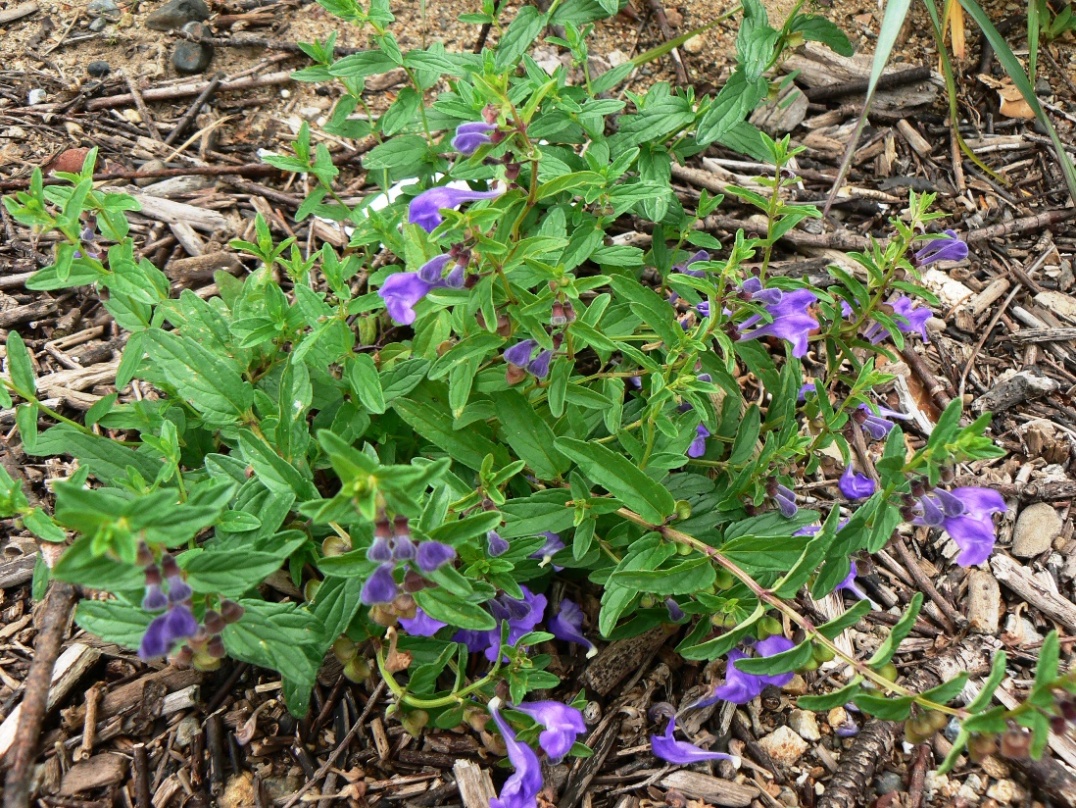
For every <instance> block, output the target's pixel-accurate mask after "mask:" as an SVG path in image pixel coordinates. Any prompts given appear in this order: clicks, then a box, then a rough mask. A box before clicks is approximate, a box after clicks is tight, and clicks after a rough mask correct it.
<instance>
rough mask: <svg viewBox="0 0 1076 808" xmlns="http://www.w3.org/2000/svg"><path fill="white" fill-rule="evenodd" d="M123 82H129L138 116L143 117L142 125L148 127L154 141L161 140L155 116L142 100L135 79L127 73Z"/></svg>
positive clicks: (128, 85)
mask: <svg viewBox="0 0 1076 808" xmlns="http://www.w3.org/2000/svg"><path fill="white" fill-rule="evenodd" d="M123 80H124V81H125V82H127V89H128V90H130V91H131V97H132V98H134V102H135V109H137V110H138V114H139V115H141V116H142V123H144V124H145V125H146V129H147V130H148V131H149V134H150V137H152V138H153V139H154V140H160V139H161V133H160V131H159V130H158V129H157V124H155V123H154V122H153V115H151V114H150V111H149V107H147V106H146V101H145V99H144V98H142V93H141V92H139V90H138V85H137V84H135V83H134V79H132V78H131V77H130V76H128V75H127V74H126V73H124V74H123Z"/></svg>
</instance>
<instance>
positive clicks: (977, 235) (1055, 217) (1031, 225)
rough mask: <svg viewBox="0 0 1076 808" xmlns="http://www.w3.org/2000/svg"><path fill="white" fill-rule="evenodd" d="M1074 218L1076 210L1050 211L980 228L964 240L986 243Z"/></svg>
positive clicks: (1059, 209)
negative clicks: (989, 240)
mask: <svg viewBox="0 0 1076 808" xmlns="http://www.w3.org/2000/svg"><path fill="white" fill-rule="evenodd" d="M1074 216H1076V208H1058V209H1057V210H1048V211H1046V212H1045V213H1037V214H1035V215H1034V216H1025V217H1024V218H1022V219H1013V220H1012V221H1011V222H1004V223H1003V224H992V225H990V226H989V227H980V228H979V229H977V230H971V231H969V232H968V235H967V236H965V238H964V240H965V241H966V242H968V243H969V244H974V243H975V242H977V241H986V240H987V239H991V238H999V237H1001V236H1010V235H1012V234H1014V233H1027V232H1028V231H1031V230H1040V229H1042V228H1044V227H1048V226H1049V225H1052V224H1058V223H1059V222H1067V221H1068V220H1069V219H1071V218H1073V217H1074Z"/></svg>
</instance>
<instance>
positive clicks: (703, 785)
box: [658, 769, 760, 808]
mask: <svg viewBox="0 0 1076 808" xmlns="http://www.w3.org/2000/svg"><path fill="white" fill-rule="evenodd" d="M658 785H660V786H661V787H662V788H675V789H676V790H677V791H680V792H682V793H683V794H685V795H686V796H688V797H693V798H694V799H698V800H704V801H705V802H708V803H710V804H712V805H723V806H728V808H747V806H749V805H750V804H751V801H752V800H754V799H757V798H758V796H759V793H760V792H759V790H758V789H757V788H755V787H754V786H748V785H743V784H742V783H733V782H731V781H730V780H722V779H721V778H720V777H713V776H712V775H709V774H702V773H701V772H692V771H688V770H686V769H680V770H679V771H675V772H671V773H670V774H667V775H665V776H664V777H662V778H661V779H660V780H659V781H658Z"/></svg>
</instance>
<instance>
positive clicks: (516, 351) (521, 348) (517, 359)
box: [504, 339, 538, 368]
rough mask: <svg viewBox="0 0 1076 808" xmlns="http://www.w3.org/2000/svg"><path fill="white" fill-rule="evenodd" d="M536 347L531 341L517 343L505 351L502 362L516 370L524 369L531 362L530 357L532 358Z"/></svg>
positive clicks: (536, 344) (535, 343)
mask: <svg viewBox="0 0 1076 808" xmlns="http://www.w3.org/2000/svg"><path fill="white" fill-rule="evenodd" d="M537 347H538V343H537V342H535V341H534V340H532V339H525V340H522V341H521V342H517V343H516V344H515V345H513V346H512V347H511V348H507V349H506V350H505V352H504V361H505V362H507V363H508V364H509V365H515V366H516V367H517V368H524V367H526V366H527V363H528V362H530V361H531V357H532V356H534V349H535V348H537Z"/></svg>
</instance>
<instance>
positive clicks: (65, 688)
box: [0, 642, 101, 760]
mask: <svg viewBox="0 0 1076 808" xmlns="http://www.w3.org/2000/svg"><path fill="white" fill-rule="evenodd" d="M100 656H101V652H100V650H98V649H97V648H91V647H90V646H88V645H84V644H82V643H78V642H77V643H73V644H72V645H71V646H70V647H69V648H68V649H67V650H66V651H64V652H63V653H62V654H60V657H59V659H57V660H56V665H55V666H54V667H53V669H52V683H51V685H50V686H49V695H48V700H47V702H46V704H47V709H49V710H51V709H52V708H53V707H55V706H56V703H57V702H58V701H60V700H61V699H63V698H64V697H65V696H66V695H67V694H68V693H70V692H71V688H73V687H74V686H75V684H76V683H77V682H78V680H79V679H80V678H82V675H83V674H84V673H86V671H88V670H89V669H90V668H91V667H92V666H93V664H94V663H95V662H97V659H98V657H100ZM21 712H22V705H21V704H20V705H18V706H17V707H15V709H14V710H12V711H11V713H10V714H9V715H8V716H7V718H5V719H4V723H2V724H0V760H3V759H4V756H5V755H6V754H7V752H8V750H9V749H10V748H11V745H12V744H13V743H14V742H15V733H16V731H17V730H18V726H19V715H20V713H21Z"/></svg>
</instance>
